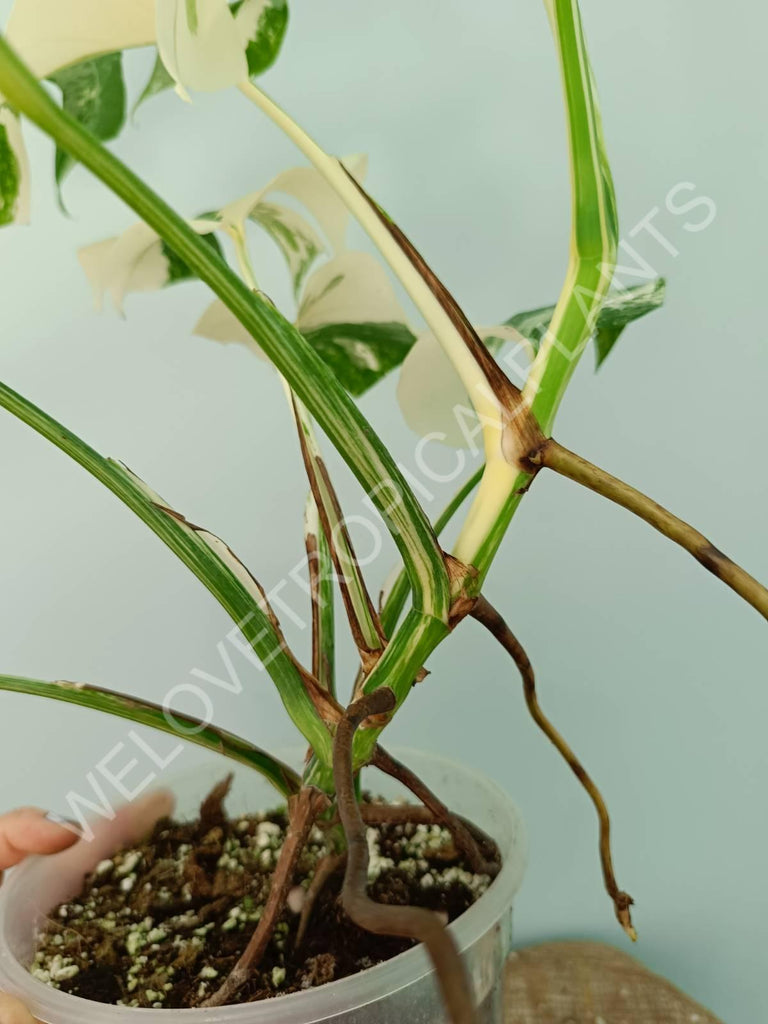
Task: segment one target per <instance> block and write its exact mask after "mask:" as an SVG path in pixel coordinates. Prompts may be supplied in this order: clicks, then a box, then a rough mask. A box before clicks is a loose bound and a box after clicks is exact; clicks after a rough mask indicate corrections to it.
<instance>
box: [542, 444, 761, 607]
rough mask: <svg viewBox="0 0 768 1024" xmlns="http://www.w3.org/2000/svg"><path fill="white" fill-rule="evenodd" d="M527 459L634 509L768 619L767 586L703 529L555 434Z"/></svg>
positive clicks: (626, 507) (641, 517)
mask: <svg viewBox="0 0 768 1024" xmlns="http://www.w3.org/2000/svg"><path fill="white" fill-rule="evenodd" d="M527 462H528V464H529V465H530V466H531V467H532V469H533V470H537V469H539V468H541V467H542V466H544V467H546V468H547V469H551V470H554V472H555V473H559V474H560V475H561V476H565V477H568V479H569V480H573V481H575V482H576V483H578V484H581V485H582V486H583V487H587V488H588V489H589V490H590V491H594V492H595V494H600V495H601V496H602V497H604V498H608V500H609V501H612V502H614V503H615V504H617V505H621V506H622V508H625V509H627V510H628V511H629V512H633V513H634V514H635V515H636V516H638V517H639V518H640V519H643V520H644V521H645V522H646V523H648V525H649V526H652V527H653V528H654V529H655V530H658V531H659V533H661V534H663V535H664V536H665V537H668V538H669V539H670V540H672V541H674V542H675V544H679V545H680V547H681V548H683V549H684V550H685V551H687V552H688V554H690V555H692V556H693V557H694V558H695V559H696V561H697V562H699V564H700V565H703V566H704V568H705V569H707V570H708V571H709V572H711V573H712V575H713V576H716V577H717V578H718V579H719V580H722V582H723V583H725V585H726V586H727V587H730V588H731V590H733V591H734V592H735V593H737V594H738V595H739V597H742V598H743V599H744V600H745V601H746V602H747V603H748V604H751V605H752V607H753V608H754V609H756V611H758V612H759V613H760V614H761V615H762V616H763V618H765V619H768V588H766V587H764V586H763V584H762V583H760V582H759V581H758V580H756V579H755V578H754V576H750V574H749V573H748V572H747V571H746V570H745V569H742V567H741V566H740V565H737V564H736V562H734V561H733V560H732V559H730V558H729V557H728V556H727V555H726V554H724V553H723V552H722V551H720V550H719V548H716V547H715V545H714V544H713V543H712V542H711V541H709V540H708V539H707V538H706V537H705V536H704V534H703V533H699V531H698V530H696V529H694V528H693V527H692V526H691V525H689V524H688V523H686V522H684V521H683V520H682V519H678V517H677V516H674V515H672V513H671V512H668V511H667V509H665V508H663V507H662V506H661V505H659V504H658V503H657V502H655V501H653V499H652V498H649V497H648V495H647V494H643V492H642V491H638V490H637V488H636V487H631V486H630V485H629V484H625V483H624V481H623V480H619V479H618V478H617V477H615V476H611V474H610V473H606V471H605V470H604V469H600V467H599V466H595V465H594V464H593V463H591V462H588V461H587V460H586V459H583V458H582V457H581V456H580V455H576V454H575V453H574V452H572V451H569V450H568V449H567V448H564V447H563V446H562V445H561V444H558V443H557V441H555V440H553V439H552V438H550V439H549V440H547V441H545V442H544V443H543V444H542V445H540V446H539V448H537V449H536V450H534V451H533V452H531V453H530V454H529V455H528V457H527Z"/></svg>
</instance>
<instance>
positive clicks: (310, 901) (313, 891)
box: [296, 852, 347, 949]
mask: <svg viewBox="0 0 768 1024" xmlns="http://www.w3.org/2000/svg"><path fill="white" fill-rule="evenodd" d="M346 860H347V854H346V852H345V853H329V854H327V855H326V856H325V857H323V859H322V860H321V861H319V863H318V865H317V867H316V868H315V873H314V875H313V876H312V881H311V882H310V883H309V888H308V889H307V895H306V898H305V900H304V906H303V907H302V908H301V916H300V917H299V926H298V928H297V929H296V949H298V948H299V947H300V946H301V944H302V942H303V941H304V936H305V935H306V934H307V928H308V927H309V922H310V919H311V917H312V911H313V910H314V908H315V904H316V903H317V900H318V898H319V896H320V893H321V892H322V891H323V889H324V888H325V886H326V885H327V884H328V881H329V879H330V878H332V877H333V875H335V874H336V872H337V871H338V870H339V869H340V868H341V867H343V865H344V864H345V863H346Z"/></svg>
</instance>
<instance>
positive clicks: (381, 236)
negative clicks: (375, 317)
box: [239, 81, 499, 419]
mask: <svg viewBox="0 0 768 1024" xmlns="http://www.w3.org/2000/svg"><path fill="white" fill-rule="evenodd" d="M239 89H240V91H241V92H242V94H243V95H244V96H245V97H246V98H247V99H248V100H250V101H251V102H252V103H254V104H255V105H256V106H257V107H258V108H259V109H260V110H261V111H263V113H265V114H266V115H267V117H269V119H270V120H271V121H273V122H274V123H275V124H276V125H277V126H278V128H280V130H281V131H282V132H284V133H285V135H287V136H288V138H289V139H290V140H291V141H292V142H293V143H294V144H295V145H296V147H297V148H298V149H299V150H301V152H302V153H303V154H304V156H305V157H306V158H307V159H308V160H309V161H310V163H311V164H312V165H313V167H315V169H316V170H317V171H318V172H319V173H320V174H321V175H322V177H323V178H324V179H325V181H326V182H327V183H328V185H330V187H331V188H332V189H333V190H334V192H335V193H336V194H337V195H338V197H339V198H340V199H341V201H342V202H343V203H344V205H345V206H346V207H347V209H348V210H349V211H350V213H351V214H352V215H353V216H354V217H355V218H356V220H357V221H358V223H359V224H360V226H361V227H362V228H363V230H364V231H365V232H366V234H367V235H368V237H369V238H370V239H371V241H372V242H373V243H374V245H375V246H376V248H377V249H378V250H379V252H380V253H381V255H382V256H383V257H384V259H385V260H386V262H387V263H388V265H389V267H390V269H391V270H392V272H393V273H394V275H395V276H396V277H397V279H398V280H399V281H400V283H401V284H402V285H403V287H404V288H405V290H406V291H407V292H408V295H409V296H410V297H411V299H412V300H413V302H414V304H415V306H416V307H417V309H418V310H419V312H420V313H421V315H422V316H423V317H424V319H425V320H426V322H427V324H428V325H429V327H430V329H431V330H432V332H433V333H434V335H435V337H436V338H437V339H438V341H439V342H440V344H441V345H442V347H443V349H444V350H445V352H446V355H447V356H448V358H449V359H450V360H451V362H452V363H453V365H454V367H455V369H456V371H457V373H458V374H459V376H460V377H461V379H462V382H463V383H464V386H465V387H466V389H467V391H468V393H469V395H470V397H471V398H472V401H473V404H474V403H477V404H476V405H475V407H476V408H477V411H478V414H479V415H480V414H484V416H485V418H486V419H498V418H499V407H498V401H497V400H496V399H495V398H494V396H493V395H492V394H490V393H489V388H488V382H487V380H486V376H485V374H484V372H483V370H482V368H481V367H480V366H479V365H478V363H477V361H476V359H475V357H474V356H473V354H472V352H471V351H470V349H469V348H468V347H467V345H466V344H465V342H464V340H463V339H462V337H461V335H460V333H459V332H458V331H457V329H456V325H455V321H454V319H453V318H452V317H451V316H450V315H449V313H448V312H447V310H446V308H445V306H444V304H443V303H442V302H441V301H440V299H439V298H438V296H437V295H436V294H435V290H434V288H433V287H432V286H431V284H430V282H429V281H428V280H427V279H426V277H425V275H424V274H423V273H422V272H421V271H420V270H419V269H417V267H416V266H414V263H413V260H412V259H411V257H410V256H409V255H408V253H407V252H406V251H405V250H404V248H403V245H402V244H401V243H400V242H399V241H398V239H397V238H396V237H395V235H394V234H393V233H392V231H390V230H389V229H388V227H387V224H386V221H385V219H384V217H383V215H382V213H381V211H380V210H379V208H378V207H377V205H376V204H375V203H374V202H373V201H372V200H371V199H369V198H368V196H367V195H366V194H365V192H364V191H363V190H362V189H361V188H360V186H359V185H358V184H357V182H356V181H355V179H354V178H352V177H351V176H350V174H349V172H348V171H347V170H346V168H345V167H344V165H343V164H342V163H341V161H340V160H338V159H336V158H335V157H332V156H330V155H329V154H328V153H326V152H325V150H323V149H322V148H321V147H320V146H319V145H318V144H317V142H315V140H314V139H313V138H312V137H311V136H310V135H309V134H308V133H307V132H306V131H304V129H303V128H302V127H301V126H300V125H298V124H297V123H296V122H295V121H294V120H293V118H291V117H290V116H289V115H288V114H287V113H286V111H285V110H283V109H282V108H281V107H280V106H278V104H277V103H275V101H274V100H272V99H271V98H270V97H269V96H267V94H266V93H265V92H263V91H262V90H261V89H259V88H258V87H257V86H255V85H254V84H253V83H252V82H250V81H247V82H242V83H241V84H240V85H239Z"/></svg>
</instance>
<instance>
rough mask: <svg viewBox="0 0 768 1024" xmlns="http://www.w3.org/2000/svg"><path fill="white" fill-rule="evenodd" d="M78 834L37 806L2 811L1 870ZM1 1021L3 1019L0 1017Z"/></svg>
mask: <svg viewBox="0 0 768 1024" xmlns="http://www.w3.org/2000/svg"><path fill="white" fill-rule="evenodd" d="M76 838H77V837H76V836H74V835H72V833H71V832H70V831H69V830H67V829H65V828H62V826H61V825H57V824H56V823H55V822H53V821H50V820H49V819H48V818H46V816H45V811H41V810H40V809H39V808H37V807H20V808H18V810H15V811H9V812H8V813H7V814H2V815H0V871H4V870H5V869H6V868H10V867H13V865H14V864H18V863H19V861H21V860H24V858H25V857H26V856H27V854H30V853H58V852H59V850H65V849H66V848H67V847H68V846H71V845H72V844H73V843H74V841H75V839H76ZM0 1024H2V1019H0Z"/></svg>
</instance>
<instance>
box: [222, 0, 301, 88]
mask: <svg viewBox="0 0 768 1024" xmlns="http://www.w3.org/2000/svg"><path fill="white" fill-rule="evenodd" d="M232 12H233V14H234V15H235V22H236V24H237V29H238V32H239V33H240V39H241V42H242V43H243V44H244V45H245V56H246V59H247V61H248V74H249V75H250V77H251V78H255V77H256V76H257V75H260V74H262V73H263V72H264V71H266V70H267V68H270V67H272V65H273V64H274V63H275V60H276V59H277V55H278V54H279V53H280V47H281V46H282V45H283V39H284V38H285V31H286V29H287V28H288V4H287V2H286V0H237V3H234V4H232Z"/></svg>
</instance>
